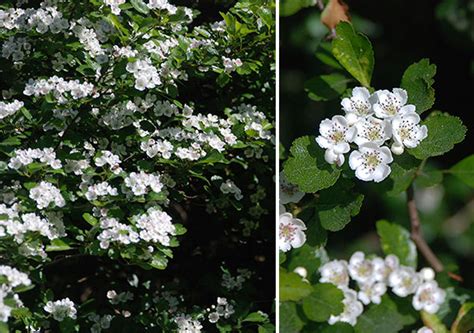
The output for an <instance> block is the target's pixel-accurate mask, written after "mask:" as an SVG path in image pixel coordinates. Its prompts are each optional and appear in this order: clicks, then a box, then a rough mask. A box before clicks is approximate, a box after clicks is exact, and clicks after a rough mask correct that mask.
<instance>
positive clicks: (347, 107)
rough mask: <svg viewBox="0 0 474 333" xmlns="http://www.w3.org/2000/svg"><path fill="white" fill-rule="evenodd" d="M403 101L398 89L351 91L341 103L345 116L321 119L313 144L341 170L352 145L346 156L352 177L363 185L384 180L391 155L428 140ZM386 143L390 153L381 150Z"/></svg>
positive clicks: (404, 97)
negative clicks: (352, 146)
mask: <svg viewBox="0 0 474 333" xmlns="http://www.w3.org/2000/svg"><path fill="white" fill-rule="evenodd" d="M407 101H408V95H407V92H406V91H405V90H403V89H399V88H394V89H393V90H392V92H390V91H388V90H378V91H376V92H375V93H373V94H370V92H369V91H368V90H367V89H366V88H362V87H356V88H354V89H353V90H352V96H351V97H350V98H344V99H343V100H342V102H341V105H342V108H343V110H344V111H345V112H346V115H345V116H339V115H337V116H334V117H332V119H325V120H323V121H322V122H321V124H320V126H319V133H320V135H319V136H318V137H317V138H316V142H317V143H318V144H319V146H320V147H321V148H324V149H326V152H325V155H324V156H325V159H326V161H327V162H328V163H331V164H336V165H338V166H341V165H342V164H344V161H345V157H344V154H346V153H348V152H349V151H350V149H351V146H350V143H355V144H356V145H357V146H358V148H357V149H355V150H354V151H352V153H351V154H350V156H349V166H350V167H351V169H352V170H355V175H356V177H357V178H359V179H361V180H363V181H375V182H381V181H382V180H384V179H385V178H386V177H387V176H388V175H389V174H390V172H391V168H390V166H389V164H390V163H391V162H392V161H393V157H392V152H393V153H394V154H396V155H400V154H402V153H403V151H404V148H405V147H407V148H415V147H416V146H418V145H419V144H420V142H421V141H422V140H424V139H425V138H426V137H427V136H428V129H427V127H426V126H425V125H419V123H420V116H419V115H418V114H417V113H416V108H415V106H414V105H411V104H407ZM390 139H392V140H393V143H392V145H391V151H390V149H389V148H388V147H387V146H384V144H385V143H386V141H387V140H390Z"/></svg>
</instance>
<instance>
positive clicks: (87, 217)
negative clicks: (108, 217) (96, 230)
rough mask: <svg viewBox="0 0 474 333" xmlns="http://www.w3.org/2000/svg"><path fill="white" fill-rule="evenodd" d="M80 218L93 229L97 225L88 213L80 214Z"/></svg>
mask: <svg viewBox="0 0 474 333" xmlns="http://www.w3.org/2000/svg"><path fill="white" fill-rule="evenodd" d="M82 218H83V219H84V220H85V221H86V222H87V223H89V224H90V225H91V226H93V227H94V226H96V225H97V223H99V221H98V220H97V219H96V218H95V217H94V216H92V215H91V214H89V213H84V214H82Z"/></svg>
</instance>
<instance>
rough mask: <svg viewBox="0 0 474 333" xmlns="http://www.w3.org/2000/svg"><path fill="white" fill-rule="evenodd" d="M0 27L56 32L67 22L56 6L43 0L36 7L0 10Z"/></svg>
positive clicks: (63, 27)
mask: <svg viewBox="0 0 474 333" xmlns="http://www.w3.org/2000/svg"><path fill="white" fill-rule="evenodd" d="M0 28H4V29H7V30H13V29H18V30H33V29H34V30H36V32H38V33H41V34H44V33H46V32H48V30H49V31H51V32H52V33H53V34H56V33H59V32H61V31H64V30H66V29H68V28H69V23H68V21H67V20H66V19H64V18H63V15H62V13H61V12H60V11H58V10H57V8H56V7H53V6H48V5H47V3H46V2H43V3H42V4H41V8H38V9H34V8H28V9H22V8H9V9H7V10H0Z"/></svg>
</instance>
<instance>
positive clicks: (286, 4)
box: [280, 0, 314, 16]
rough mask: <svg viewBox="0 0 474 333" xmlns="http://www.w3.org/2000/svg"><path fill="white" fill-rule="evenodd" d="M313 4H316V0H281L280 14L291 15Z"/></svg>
mask: <svg viewBox="0 0 474 333" xmlns="http://www.w3.org/2000/svg"><path fill="white" fill-rule="evenodd" d="M311 6H314V0H281V2H280V16H290V15H293V14H296V13H297V12H299V11H300V10H301V9H303V8H306V7H311Z"/></svg>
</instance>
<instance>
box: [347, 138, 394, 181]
mask: <svg viewBox="0 0 474 333" xmlns="http://www.w3.org/2000/svg"><path fill="white" fill-rule="evenodd" d="M392 161H393V157H392V153H391V152H390V149H388V148H387V147H379V146H377V145H376V144H375V143H364V144H362V145H361V146H359V150H354V151H353V152H352V153H351V155H350V156H349V166H350V167H351V169H352V170H355V175H356V177H357V178H359V179H360V180H363V181H372V180H373V181H375V182H376V183H378V182H381V181H382V180H384V179H385V178H387V176H388V175H389V174H390V172H391V169H390V167H389V166H388V164H389V163H391V162H392Z"/></svg>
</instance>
